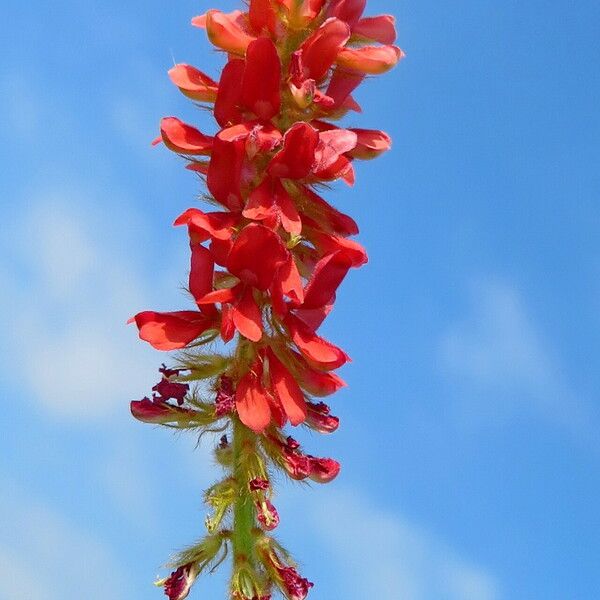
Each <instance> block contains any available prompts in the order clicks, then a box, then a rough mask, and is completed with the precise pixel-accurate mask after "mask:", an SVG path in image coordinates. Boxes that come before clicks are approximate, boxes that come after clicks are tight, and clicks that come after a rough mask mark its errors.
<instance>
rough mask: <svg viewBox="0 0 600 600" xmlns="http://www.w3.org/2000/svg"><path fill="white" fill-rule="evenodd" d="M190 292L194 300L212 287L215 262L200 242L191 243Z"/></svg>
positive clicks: (204, 294)
mask: <svg viewBox="0 0 600 600" xmlns="http://www.w3.org/2000/svg"><path fill="white" fill-rule="evenodd" d="M190 246H191V249H192V259H191V269H190V279H189V286H190V292H191V294H192V296H194V299H195V300H196V302H198V300H199V299H200V298H202V297H203V296H206V294H208V293H209V292H210V291H211V290H212V287H213V274H214V270H215V263H214V262H213V259H212V255H211V253H210V251H209V250H208V249H207V248H205V247H204V246H201V245H200V244H191V245H190Z"/></svg>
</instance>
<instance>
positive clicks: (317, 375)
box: [294, 353, 346, 398]
mask: <svg viewBox="0 0 600 600" xmlns="http://www.w3.org/2000/svg"><path fill="white" fill-rule="evenodd" d="M294 355H295V357H296V360H297V365H296V368H297V370H298V379H299V382H300V385H301V386H302V387H303V388H304V389H305V390H306V391H307V392H308V393H309V394H311V395H312V396H317V397H319V398H322V397H325V396H331V395H332V394H335V393H336V392H337V391H338V390H340V389H341V388H343V387H345V386H346V382H345V381H344V380H343V379H342V378H341V377H339V376H338V375H336V374H335V373H323V372H322V371H317V370H316V369H313V368H312V367H310V365H309V364H308V363H307V362H306V361H305V360H304V358H302V356H300V355H299V354H297V353H294Z"/></svg>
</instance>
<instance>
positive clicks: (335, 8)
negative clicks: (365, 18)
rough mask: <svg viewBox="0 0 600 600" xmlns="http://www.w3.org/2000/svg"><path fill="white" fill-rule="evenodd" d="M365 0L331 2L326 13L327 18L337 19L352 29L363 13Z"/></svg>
mask: <svg viewBox="0 0 600 600" xmlns="http://www.w3.org/2000/svg"><path fill="white" fill-rule="evenodd" d="M366 4H367V0H333V1H332V2H331V4H330V6H329V9H328V11H327V16H328V17H337V18H338V19H341V20H342V21H345V22H346V23H348V25H350V27H354V25H356V23H357V22H358V20H359V19H360V18H361V16H362V14H363V12H364V11H365V6H366Z"/></svg>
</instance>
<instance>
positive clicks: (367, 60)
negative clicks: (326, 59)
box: [336, 46, 405, 75]
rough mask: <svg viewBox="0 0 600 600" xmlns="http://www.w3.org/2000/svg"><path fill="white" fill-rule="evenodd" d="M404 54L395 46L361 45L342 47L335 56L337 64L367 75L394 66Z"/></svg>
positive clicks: (378, 73)
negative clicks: (357, 46) (358, 46)
mask: <svg viewBox="0 0 600 600" xmlns="http://www.w3.org/2000/svg"><path fill="white" fill-rule="evenodd" d="M404 56H405V54H404V52H403V51H402V50H400V48H398V47H397V46H363V47H361V48H344V49H343V50H342V51H341V52H340V53H339V54H338V56H337V60H336V62H337V64H338V65H340V66H341V67H344V68H346V69H352V70H354V71H358V72H360V73H366V74H368V75H380V74H381V73H385V72H386V71H389V70H390V69H391V68H393V67H395V66H396V65H397V64H398V62H399V61H400V60H402V59H403V58H404Z"/></svg>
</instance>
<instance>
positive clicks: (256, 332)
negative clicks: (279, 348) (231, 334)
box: [232, 286, 263, 342]
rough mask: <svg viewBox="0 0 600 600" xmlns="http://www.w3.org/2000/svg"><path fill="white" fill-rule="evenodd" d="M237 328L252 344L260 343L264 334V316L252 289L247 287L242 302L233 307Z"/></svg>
mask: <svg viewBox="0 0 600 600" xmlns="http://www.w3.org/2000/svg"><path fill="white" fill-rule="evenodd" d="M232 318H233V323H234V324H235V328H236V329H237V330H238V331H239V332H240V333H241V334H242V335H243V336H244V337H246V338H248V339H249V340H250V341H252V342H260V340H261V338H262V334H263V329H262V314H261V312H260V308H259V307H258V305H257V304H256V300H255V299H254V294H253V293H252V288H251V287H249V286H248V287H246V289H245V290H244V292H243V294H242V297H241V298H240V301H239V302H238V303H237V305H235V306H234V307H233V311H232Z"/></svg>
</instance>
